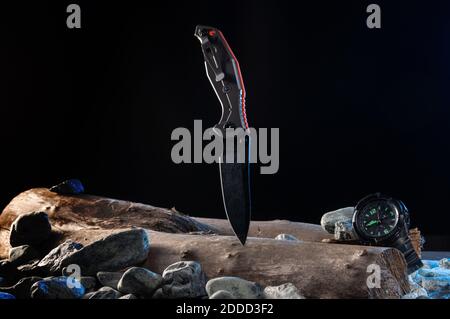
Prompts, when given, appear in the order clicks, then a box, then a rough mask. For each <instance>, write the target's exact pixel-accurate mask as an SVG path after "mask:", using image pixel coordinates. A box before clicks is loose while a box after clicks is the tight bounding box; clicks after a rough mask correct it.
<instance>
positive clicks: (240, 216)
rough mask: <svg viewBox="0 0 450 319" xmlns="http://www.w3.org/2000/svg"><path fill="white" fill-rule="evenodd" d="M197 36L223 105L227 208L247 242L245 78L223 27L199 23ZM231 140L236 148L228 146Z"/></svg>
mask: <svg viewBox="0 0 450 319" xmlns="http://www.w3.org/2000/svg"><path fill="white" fill-rule="evenodd" d="M195 36H196V37H197V38H198V39H199V40H200V43H201V46H202V51H203V57H204V60H205V67H206V74H207V76H208V78H209V80H210V82H211V85H212V87H213V89H214V91H215V93H216V95H217V97H218V99H219V101H220V104H221V106H222V116H221V118H220V121H219V123H217V124H216V125H215V127H214V131H215V132H216V133H217V134H219V135H220V136H221V137H222V138H223V141H224V152H223V154H222V155H220V156H219V170H220V180H221V186H222V198H223V203H224V208H225V212H226V215H227V217H228V220H229V222H230V224H231V227H232V228H233V231H234V233H235V234H236V236H237V237H238V239H239V240H240V242H241V243H242V244H243V245H244V244H245V242H246V239H247V234H248V229H249V226H250V218H251V189H250V162H251V161H250V154H251V151H250V134H248V132H249V126H248V122H247V114H246V109H245V87H244V81H243V78H242V73H241V69H240V66H239V62H238V60H237V59H236V56H235V55H234V53H233V51H232V50H231V48H230V46H229V45H228V42H227V41H226V39H225V37H224V36H223V34H222V32H221V31H220V30H218V29H216V28H213V27H207V26H197V27H196V29H195ZM229 129H242V130H241V131H240V132H241V134H236V135H237V136H234V135H231V136H230V135H228V134H227V133H228V131H229ZM242 133H245V134H242ZM230 140H232V141H233V142H234V143H233V147H228V145H229V144H228V143H227V141H228V142H229V141H230Z"/></svg>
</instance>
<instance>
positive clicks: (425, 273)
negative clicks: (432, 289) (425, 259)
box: [418, 267, 450, 278]
mask: <svg viewBox="0 0 450 319" xmlns="http://www.w3.org/2000/svg"><path fill="white" fill-rule="evenodd" d="M418 273H419V275H420V276H422V277H449V278H450V269H444V268H440V267H438V268H432V269H419V271H418Z"/></svg>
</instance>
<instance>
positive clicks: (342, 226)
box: [334, 221, 358, 241]
mask: <svg viewBox="0 0 450 319" xmlns="http://www.w3.org/2000/svg"><path fill="white" fill-rule="evenodd" d="M334 239H336V240H341V241H345V240H355V239H358V236H357V235H356V233H355V232H354V231H353V223H352V221H340V222H336V223H335V225H334Z"/></svg>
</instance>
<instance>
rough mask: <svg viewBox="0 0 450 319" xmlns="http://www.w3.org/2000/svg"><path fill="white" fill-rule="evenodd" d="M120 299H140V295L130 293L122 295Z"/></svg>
mask: <svg viewBox="0 0 450 319" xmlns="http://www.w3.org/2000/svg"><path fill="white" fill-rule="evenodd" d="M119 299H138V297H136V296H135V295H133V294H128V295H125V296H122V297H120V298H119Z"/></svg>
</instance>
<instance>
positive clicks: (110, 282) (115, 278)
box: [97, 271, 123, 289]
mask: <svg viewBox="0 0 450 319" xmlns="http://www.w3.org/2000/svg"><path fill="white" fill-rule="evenodd" d="M122 276H123V272H110V271H100V272H98V273H97V279H98V281H99V282H100V283H101V284H102V286H107V287H111V288H114V289H117V285H118V284H119V281H120V278H122Z"/></svg>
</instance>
